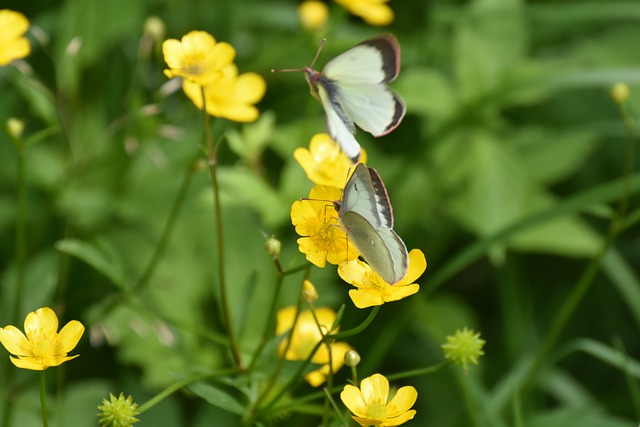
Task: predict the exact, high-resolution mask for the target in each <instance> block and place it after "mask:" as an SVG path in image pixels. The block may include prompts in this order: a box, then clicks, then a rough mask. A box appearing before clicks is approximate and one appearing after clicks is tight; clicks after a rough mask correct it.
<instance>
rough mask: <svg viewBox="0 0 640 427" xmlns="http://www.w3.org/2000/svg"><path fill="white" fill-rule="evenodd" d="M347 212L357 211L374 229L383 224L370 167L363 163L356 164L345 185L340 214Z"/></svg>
mask: <svg viewBox="0 0 640 427" xmlns="http://www.w3.org/2000/svg"><path fill="white" fill-rule="evenodd" d="M376 175H377V173H376ZM378 179H379V177H378ZM380 182H382V181H380ZM347 212H355V213H357V214H358V215H360V216H361V217H363V218H364V219H366V220H367V221H368V222H369V224H371V226H372V227H373V228H374V229H377V228H379V227H380V226H381V225H382V224H383V220H382V218H381V215H380V212H379V208H378V201H377V199H376V191H375V188H374V185H373V182H372V180H371V174H370V172H369V168H368V167H366V166H365V165H364V164H362V163H358V164H357V165H356V168H355V170H354V171H353V173H352V174H351V177H350V178H349V181H347V184H346V185H345V186H344V191H343V195H342V201H341V203H340V211H339V214H340V216H344V215H345V213H347Z"/></svg>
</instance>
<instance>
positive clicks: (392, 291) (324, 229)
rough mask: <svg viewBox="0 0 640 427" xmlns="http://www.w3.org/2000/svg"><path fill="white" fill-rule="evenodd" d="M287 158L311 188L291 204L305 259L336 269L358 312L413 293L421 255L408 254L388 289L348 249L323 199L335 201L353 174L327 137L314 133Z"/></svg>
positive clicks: (334, 215)
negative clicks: (402, 272) (299, 168)
mask: <svg viewBox="0 0 640 427" xmlns="http://www.w3.org/2000/svg"><path fill="white" fill-rule="evenodd" d="M293 155H294V157H295V159H296V160H297V161H298V163H300V166H302V168H303V169H304V171H305V173H306V174H307V177H308V178H309V179H310V180H311V181H313V182H314V183H315V184H316V186H314V187H313V188H312V189H311V192H310V193H309V197H308V200H299V201H296V202H294V203H293V206H292V207H291V222H292V223H293V225H294V226H295V229H296V232H297V233H298V234H299V235H300V236H302V237H300V238H299V239H298V245H299V248H300V251H301V252H302V253H304V254H305V255H306V257H307V260H309V262H311V263H313V264H314V265H316V266H318V267H320V268H323V267H325V265H326V263H327V262H328V263H330V264H335V265H337V266H338V274H339V275H340V277H341V278H342V279H343V280H344V281H345V282H347V283H349V284H351V285H353V286H355V287H356V288H357V289H352V290H351V291H349V297H350V298H351V300H352V301H353V303H354V304H355V306H356V307H358V308H366V307H372V306H377V305H382V304H384V303H385V302H391V301H397V300H400V299H402V298H405V297H407V296H410V295H413V294H415V293H416V292H418V290H419V289H420V285H418V284H417V283H414V281H415V280H417V279H418V278H419V277H420V276H421V275H422V273H424V271H425V269H426V268H427V262H426V259H425V257H424V254H423V253H422V251H421V250H419V249H413V250H411V251H410V252H409V268H408V271H407V274H406V275H405V277H404V278H403V279H402V280H400V281H399V282H398V283H396V284H394V285H390V284H389V283H387V282H385V281H384V280H383V279H382V278H381V277H380V276H379V275H378V274H377V273H376V272H375V271H373V269H372V268H371V267H370V266H369V265H368V264H366V263H364V262H362V261H360V260H359V259H358V255H359V254H358V251H357V249H356V248H355V245H353V244H351V245H350V244H348V240H347V235H346V234H345V232H344V231H343V230H342V228H340V226H339V220H338V213H337V211H336V210H335V209H333V207H332V206H327V202H326V201H327V200H329V201H333V200H336V201H337V200H340V198H341V195H342V187H343V186H344V184H345V182H346V178H347V176H348V174H349V171H350V170H352V169H353V163H352V162H351V160H349V158H348V157H347V156H346V155H345V154H344V153H343V152H342V151H340V147H339V146H338V144H336V142H335V141H333V139H331V137H330V136H329V135H327V134H317V135H315V136H314V137H313V138H312V139H311V142H310V144H309V149H306V148H298V149H297V150H296V151H295V152H294V154H293ZM366 157H367V156H366V153H364V152H363V155H362V158H361V160H362V161H363V162H364V161H366Z"/></svg>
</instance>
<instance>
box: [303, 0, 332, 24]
mask: <svg viewBox="0 0 640 427" xmlns="http://www.w3.org/2000/svg"><path fill="white" fill-rule="evenodd" d="M298 16H299V17H300V22H302V26H303V27H304V28H306V29H307V30H310V31H315V30H318V29H320V28H322V27H324V24H325V23H326V22H327V18H328V17H329V8H328V7H327V4H326V3H324V2H321V1H318V0H306V1H303V2H302V3H300V5H299V6H298Z"/></svg>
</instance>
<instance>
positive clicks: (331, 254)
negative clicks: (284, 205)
mask: <svg viewBox="0 0 640 427" xmlns="http://www.w3.org/2000/svg"><path fill="white" fill-rule="evenodd" d="M341 195H342V193H341V191H340V190H339V189H338V188H335V187H326V186H322V185H316V186H315V187H313V188H312V189H311V192H310V193H309V198H310V199H315V200H298V201H296V202H294V203H293V205H292V206H291V222H292V223H293V225H294V226H295V228H296V233H298V234H299V235H300V236H303V237H301V238H299V239H298V248H299V249H300V252H302V253H303V254H305V255H306V257H307V260H309V262H311V263H313V264H315V265H316V266H318V267H320V268H324V266H325V265H326V262H327V261H328V262H329V263H331V264H340V263H342V262H345V261H348V260H352V259H355V258H357V257H358V255H359V254H358V250H357V249H356V247H355V245H347V235H346V234H345V232H344V231H343V230H342V229H341V228H340V224H339V222H338V213H337V212H336V210H335V208H334V207H333V206H332V204H331V201H333V200H340V197H341ZM324 200H327V201H326V202H325V201H324Z"/></svg>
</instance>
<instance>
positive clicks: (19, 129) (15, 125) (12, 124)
mask: <svg viewBox="0 0 640 427" xmlns="http://www.w3.org/2000/svg"><path fill="white" fill-rule="evenodd" d="M7 132H9V135H11V137H12V138H14V139H20V138H21V137H22V133H23V132H24V122H23V121H22V120H20V119H16V118H15V117H10V118H9V119H7Z"/></svg>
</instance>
